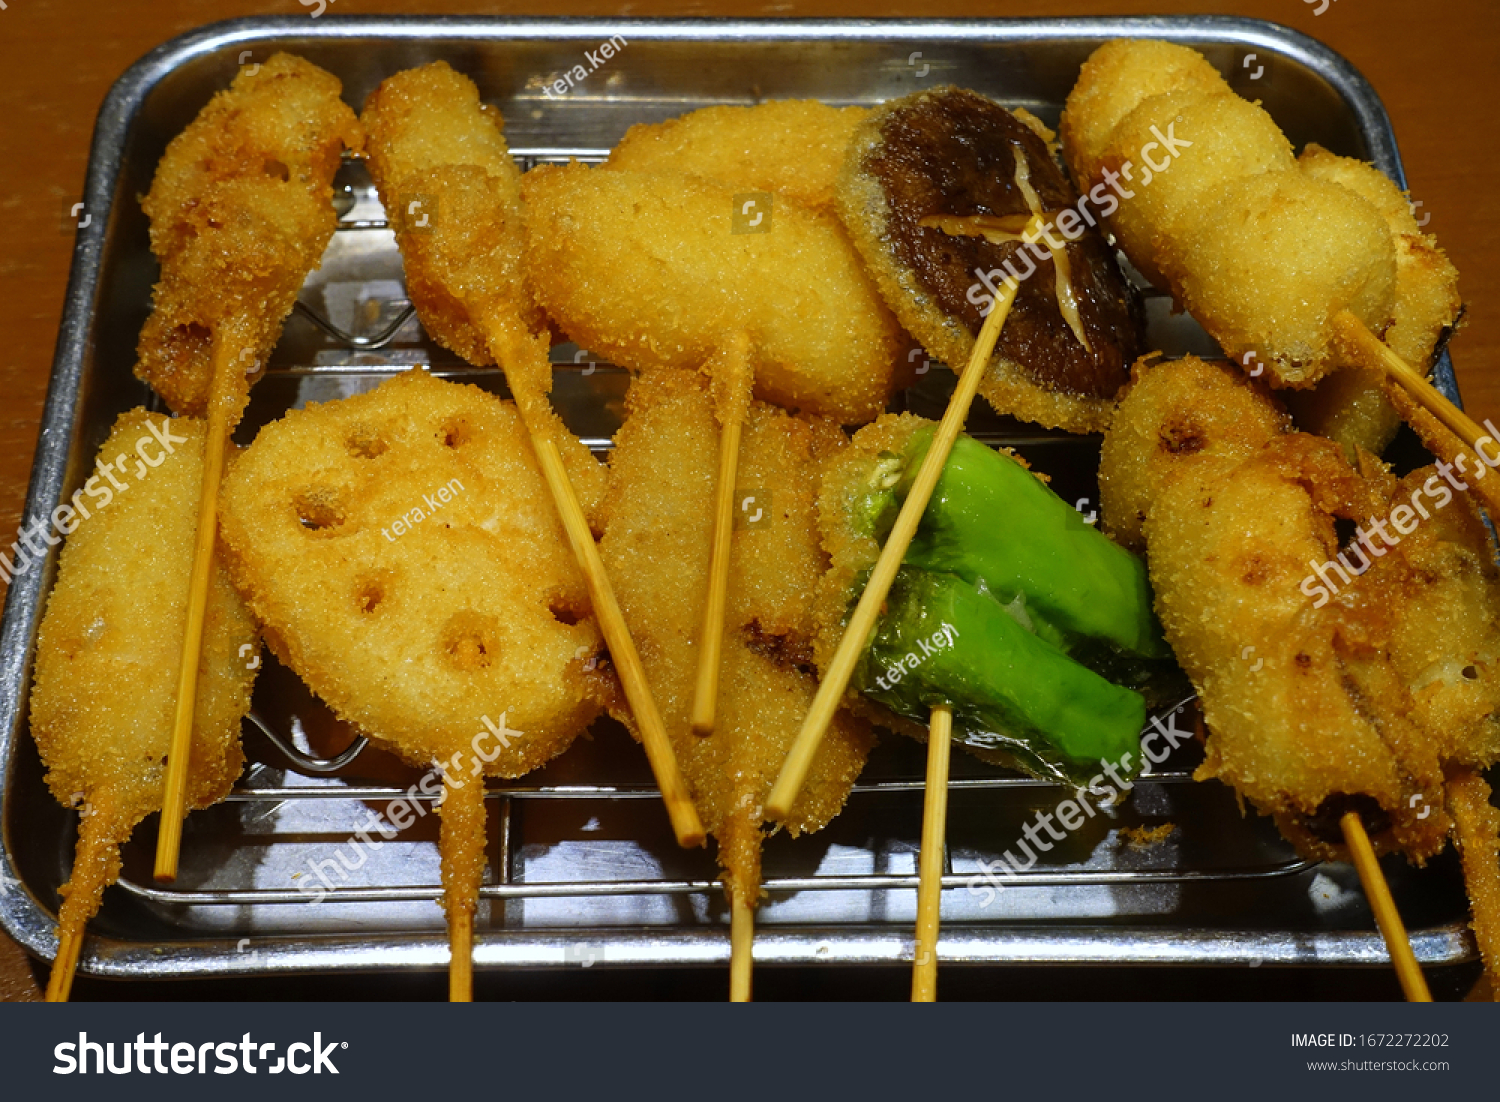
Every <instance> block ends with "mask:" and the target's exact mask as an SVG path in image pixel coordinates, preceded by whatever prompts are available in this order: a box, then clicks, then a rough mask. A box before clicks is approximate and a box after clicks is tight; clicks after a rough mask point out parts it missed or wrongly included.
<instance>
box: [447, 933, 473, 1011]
mask: <svg viewBox="0 0 1500 1102" xmlns="http://www.w3.org/2000/svg"><path fill="white" fill-rule="evenodd" d="M448 955H449V959H448V1001H449V1002H450V1003H471V1002H473V1001H474V916H473V914H471V913H470V912H468V911H459V912H457V913H456V914H454V915H453V916H452V917H451V918H449V919H448Z"/></svg>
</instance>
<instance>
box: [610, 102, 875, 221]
mask: <svg viewBox="0 0 1500 1102" xmlns="http://www.w3.org/2000/svg"><path fill="white" fill-rule="evenodd" d="M868 114H869V111H868V110H867V109H866V108H863V107H829V106H828V105H827V104H825V103H820V102H818V101H817V100H811V99H802V100H774V101H772V102H770V103H759V104H756V105H755V106H754V107H704V108H701V109H699V110H697V111H690V112H688V113H687V114H686V115H682V116H680V117H678V118H675V119H668V120H667V121H666V122H660V123H637V124H636V125H635V126H632V127H631V128H630V129H629V130H627V131H625V136H624V137H623V138H621V139H620V144H619V145H617V146H615V148H614V149H613V150H612V151H611V152H610V155H609V162H608V164H609V167H610V168H618V169H622V170H624V171H626V172H655V173H665V174H669V175H670V174H681V175H684V176H700V177H702V178H704V179H707V180H713V181H715V182H716V183H720V184H724V185H726V186H728V187H732V188H734V189H735V190H736V191H773V192H776V193H777V194H778V195H783V196H785V197H786V198H787V199H789V200H791V201H792V202H794V203H799V204H801V205H802V206H804V207H811V208H814V209H816V210H825V211H831V210H832V209H833V203H834V188H835V186H836V185H837V183H838V178H839V172H840V170H841V169H842V168H843V165H844V153H845V151H846V150H847V149H848V148H849V142H850V141H851V140H852V139H853V137H854V130H855V128H856V127H857V126H858V125H859V124H860V121H861V120H862V119H864V117H865V116H866V115H868ZM774 213H775V212H774V208H773V215H774Z"/></svg>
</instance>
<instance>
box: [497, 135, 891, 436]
mask: <svg viewBox="0 0 1500 1102" xmlns="http://www.w3.org/2000/svg"><path fill="white" fill-rule="evenodd" d="M522 190H523V192H524V195H525V198H526V207H527V220H528V222H527V231H528V232H527V249H526V266H527V275H528V278H529V279H530V281H531V284H532V286H533V287H534V288H535V290H536V294H537V297H538V300H539V301H540V302H541V303H542V305H543V307H544V308H545V309H546V311H547V314H548V315H549V316H550V317H551V318H552V320H553V321H554V322H556V324H557V326H558V328H559V329H561V330H562V331H563V332H564V333H565V334H567V336H568V337H569V339H571V340H573V341H575V342H577V343H578V344H579V345H580V346H581V347H585V348H588V349H590V350H591V351H593V352H597V353H599V354H600V355H604V356H608V357H610V358H611V359H612V360H613V361H614V362H615V363H617V364H620V365H621V366H624V367H628V368H631V369H632V370H640V371H645V370H650V369H652V368H657V367H670V368H675V369H679V370H686V371H697V370H698V369H699V368H701V367H702V366H703V364H704V363H705V362H707V360H708V358H709V357H710V356H712V355H713V354H714V353H715V351H716V350H718V349H719V348H720V347H722V345H723V343H724V341H725V339H726V337H727V335H728V334H731V333H735V332H745V333H748V334H749V336H750V341H751V350H752V357H753V362H754V369H755V393H756V395H757V396H758V397H760V398H762V399H764V400H766V401H771V402H775V403H776V404H777V405H780V406H782V407H784V408H786V409H790V410H794V411H800V412H806V413H812V414H814V415H817V416H823V417H829V418H833V419H835V420H836V421H838V422H839V423H840V424H859V423H862V422H864V421H868V420H870V419H872V418H874V417H876V416H877V415H878V414H879V413H880V412H881V411H882V410H884V409H885V407H886V404H887V403H888V402H889V401H890V398H891V395H892V394H893V393H894V392H895V390H896V388H897V386H898V385H899V384H900V381H901V380H900V371H901V366H902V355H903V341H902V338H901V334H900V327H899V326H898V325H897V324H896V319H895V318H894V317H893V316H892V315H891V313H890V311H889V310H887V309H886V307H885V304H884V303H883V302H882V301H881V299H880V295H879V294H878V293H877V291H876V289H875V287H874V286H873V285H872V284H871V282H870V280H869V277H868V276H867V275H866V273H865V270H864V267H863V265H862V264H861V263H860V259H859V255H858V254H857V253H856V252H855V250H854V248H853V247H852V246H851V245H850V243H849V240H848V237H847V236H846V235H845V234H844V230H843V227H842V226H841V225H840V224H839V222H838V220H837V219H836V218H833V217H832V216H831V215H827V214H822V213H819V212H817V211H810V210H806V209H803V208H801V207H799V206H797V205H796V204H793V203H790V202H785V203H778V204H774V205H773V207H772V211H771V215H770V217H771V219H772V222H771V226H772V229H771V230H770V232H767V233H758V232H757V233H739V232H735V230H734V226H733V212H734V209H735V208H734V197H735V192H734V190H733V188H731V187H728V186H726V185H723V184H716V183H713V182H711V181H707V180H702V179H696V178H691V177H687V176H671V175H660V174H653V173H644V172H625V171H615V170H607V169H598V168H589V167H588V166H586V165H582V164H578V163H574V164H569V165H564V166H554V165H542V166H540V167H538V168H535V169H533V170H532V171H530V172H528V173H527V174H526V177H525V180H524V181H523V185H522Z"/></svg>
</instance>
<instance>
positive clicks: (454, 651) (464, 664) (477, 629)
mask: <svg viewBox="0 0 1500 1102" xmlns="http://www.w3.org/2000/svg"><path fill="white" fill-rule="evenodd" d="M439 642H440V645H441V647H442V649H443V655H444V657H445V658H446V659H447V661H448V664H449V665H450V666H452V667H453V668H454V669H457V670H461V671H463V672H466V673H467V672H471V671H474V670H482V669H485V668H487V667H488V666H489V665H490V663H491V662H493V661H494V660H495V655H496V654H497V652H498V650H499V632H498V631H496V623H495V620H494V618H493V617H490V616H482V615H480V614H479V613H477V612H472V611H464V612H459V613H455V614H454V615H453V616H452V617H450V618H449V620H448V623H447V625H446V626H445V627H444V628H443V631H442V635H441V637H440V640H439Z"/></svg>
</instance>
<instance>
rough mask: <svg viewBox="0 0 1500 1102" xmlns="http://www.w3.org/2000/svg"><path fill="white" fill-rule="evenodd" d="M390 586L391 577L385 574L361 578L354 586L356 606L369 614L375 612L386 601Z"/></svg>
mask: <svg viewBox="0 0 1500 1102" xmlns="http://www.w3.org/2000/svg"><path fill="white" fill-rule="evenodd" d="M389 586H390V579H389V578H388V577H386V576H384V575H380V576H377V577H368V578H363V579H361V580H360V582H359V584H358V585H357V586H355V587H354V606H355V607H356V608H357V609H359V611H360V612H363V613H365V614H367V615H368V614H369V613H372V612H374V611H375V610H376V609H378V608H379V607H380V606H381V605H382V604H384V603H385V597H386V592H387V590H388V589H389Z"/></svg>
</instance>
